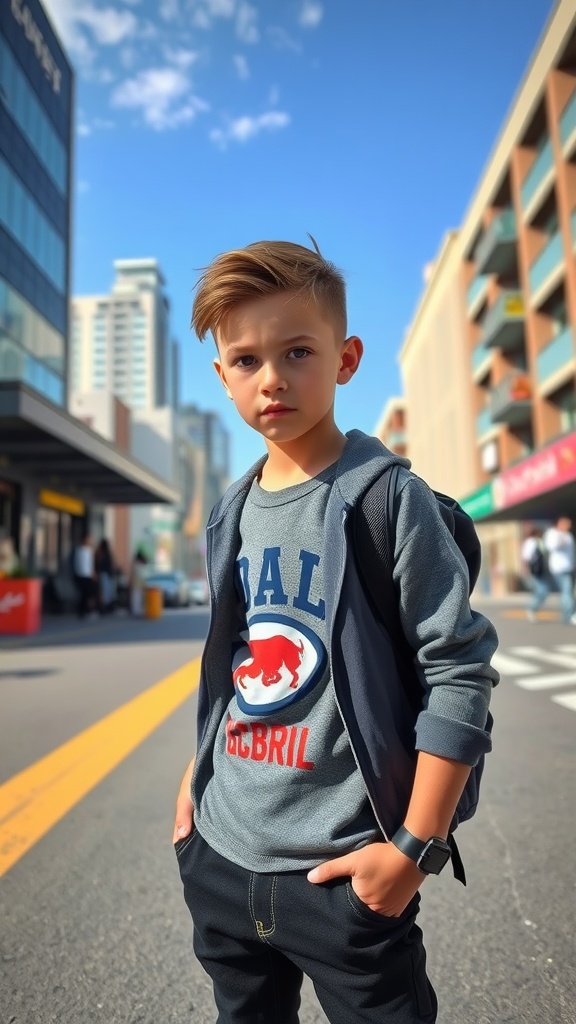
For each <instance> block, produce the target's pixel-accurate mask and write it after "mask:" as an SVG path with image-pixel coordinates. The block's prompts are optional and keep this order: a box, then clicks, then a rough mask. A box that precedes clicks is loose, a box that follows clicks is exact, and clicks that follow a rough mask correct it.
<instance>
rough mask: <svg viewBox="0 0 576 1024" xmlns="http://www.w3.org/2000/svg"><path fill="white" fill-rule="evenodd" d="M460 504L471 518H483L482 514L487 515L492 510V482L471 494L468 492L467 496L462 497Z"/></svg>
mask: <svg viewBox="0 0 576 1024" xmlns="http://www.w3.org/2000/svg"><path fill="white" fill-rule="evenodd" d="M460 504H461V506H462V508H463V509H464V511H465V512H467V513H468V515H469V516H471V517H472V519H483V517H484V516H489V515H490V513H491V512H493V511H494V497H493V494H492V483H489V484H485V485H484V487H480V488H479V490H477V491H474V493H473V494H469V495H468V497H467V498H462V500H461V502H460Z"/></svg>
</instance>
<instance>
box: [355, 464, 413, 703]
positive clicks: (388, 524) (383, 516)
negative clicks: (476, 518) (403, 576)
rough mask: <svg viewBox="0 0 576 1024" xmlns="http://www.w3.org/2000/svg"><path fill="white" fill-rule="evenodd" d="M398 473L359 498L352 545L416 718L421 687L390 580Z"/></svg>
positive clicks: (390, 474) (381, 478) (390, 471)
mask: <svg viewBox="0 0 576 1024" xmlns="http://www.w3.org/2000/svg"><path fill="white" fill-rule="evenodd" d="M399 470H400V465H399V464H398V463H394V465H393V466H391V467H390V468H389V469H386V470H384V472H383V473H382V475H381V476H379V477H378V478H377V479H376V480H375V481H374V483H372V484H371V485H370V487H368V489H367V490H366V491H365V492H364V494H363V495H362V496H361V497H360V498H359V500H358V502H357V504H356V509H355V515H354V517H353V545H354V552H355V556H356V563H357V567H358V571H359V574H360V578H361V580H362V582H363V584H364V587H365V591H366V594H367V596H368V600H369V602H370V605H371V608H372V611H373V613H374V616H375V618H376V619H377V620H378V621H379V622H381V623H382V624H383V625H384V626H385V628H386V631H387V632H388V635H389V636H390V639H391V640H392V642H393V645H394V657H395V659H396V664H397V666H398V674H399V676H400V679H401V682H402V686H403V688H404V692H405V693H406V696H407V698H408V700H409V702H410V706H411V708H412V710H413V712H414V715H415V716H416V715H417V714H418V712H419V711H420V710H421V708H422V688H421V686H420V684H419V682H418V679H417V676H416V672H415V671H414V651H413V650H412V648H411V647H410V645H409V643H408V641H407V640H406V637H405V636H404V630H403V628H402V622H401V619H400V609H399V607H398V594H397V592H396V587H395V586H394V579H393V571H394V551H395V548H396V508H395V501H396V495H397V490H398V473H399Z"/></svg>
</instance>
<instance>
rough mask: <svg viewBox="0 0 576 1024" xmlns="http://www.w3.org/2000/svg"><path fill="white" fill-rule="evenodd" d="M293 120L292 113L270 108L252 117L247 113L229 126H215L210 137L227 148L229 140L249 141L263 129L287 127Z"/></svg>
mask: <svg viewBox="0 0 576 1024" xmlns="http://www.w3.org/2000/svg"><path fill="white" fill-rule="evenodd" d="M290 121H291V117H290V114H286V113H284V112H283V111H281V110H269V111H267V112H266V113H265V114H259V115H258V116H257V117H250V116H249V115H248V114H245V115H244V116H243V117H238V118H236V120H234V121H231V122H230V124H229V125H228V127H227V128H213V129H212V131H211V132H210V139H211V141H212V142H215V143H216V145H217V146H219V147H220V149H226V147H227V144H228V143H229V142H248V140H249V139H253V138H254V136H255V135H259V134H260V132H263V131H269V132H270V131H278V130H279V129H280V128H286V127H287V126H288V125H289V124H290Z"/></svg>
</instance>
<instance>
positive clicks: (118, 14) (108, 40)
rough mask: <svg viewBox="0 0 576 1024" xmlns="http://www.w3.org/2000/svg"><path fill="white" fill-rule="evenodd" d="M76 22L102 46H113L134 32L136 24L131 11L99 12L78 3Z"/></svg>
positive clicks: (107, 9) (106, 9)
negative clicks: (88, 30) (87, 29)
mask: <svg viewBox="0 0 576 1024" xmlns="http://www.w3.org/2000/svg"><path fill="white" fill-rule="evenodd" d="M75 16H76V20H77V21H78V22H80V24H82V25H87V26H88V28H90V29H91V31H92V33H93V35H94V38H95V39H96V41H97V42H98V43H101V44H102V46H115V45H116V44H117V43H121V42H122V40H123V39H128V38H130V36H133V35H134V34H135V32H136V28H137V25H138V22H137V20H136V17H135V15H134V14H132V11H117V10H116V9H115V8H114V7H105V8H103V9H102V10H99V9H98V8H96V7H92V5H91V4H83V3H80V4H78V5H77V7H76V15H75Z"/></svg>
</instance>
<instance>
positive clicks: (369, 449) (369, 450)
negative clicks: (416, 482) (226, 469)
mask: <svg viewBox="0 0 576 1024" xmlns="http://www.w3.org/2000/svg"><path fill="white" fill-rule="evenodd" d="M346 437H347V443H346V446H345V448H344V451H343V452H342V455H341V456H340V459H339V463H338V474H337V478H336V481H335V484H336V486H337V487H338V489H339V491H340V494H341V496H342V498H343V500H344V502H345V503H346V504H347V505H350V506H351V505H353V504H354V503H355V501H356V500H357V499H358V497H359V496H360V495H361V494H363V492H364V491H365V490H366V488H367V487H368V486H369V485H370V484H371V483H372V481H373V480H375V479H376V478H377V477H379V476H381V474H382V473H383V472H384V470H385V469H387V468H388V467H389V466H393V465H395V464H398V465H400V466H404V467H405V468H406V469H410V460H409V459H406V458H404V457H403V456H402V455H396V454H395V453H394V452H391V451H390V449H389V448H386V446H385V445H383V444H382V442H381V441H380V440H378V438H377V437H372V436H371V435H369V434H365V433H363V431H362V430H349V431H348V432H347V433H346ZM267 458H268V456H267V455H263V456H262V458H261V459H258V462H255V463H254V465H253V466H252V467H251V468H250V469H249V470H248V472H247V473H244V475H243V476H241V477H240V478H239V479H238V480H236V482H235V483H233V484H232V485H231V486H230V487H229V488H228V490H227V491H226V493H225V494H224V496H223V497H222V498H221V499H220V501H219V502H218V504H217V505H216V506H215V507H214V509H213V511H212V515H211V516H210V521H209V523H208V525H209V526H213V525H214V523H216V522H217V521H218V520H219V519H221V518H222V516H224V515H225V513H226V511H227V509H228V508H229V507H230V505H231V504H232V503H233V502H234V501H235V500H236V498H237V497H238V496H239V495H240V494H245V493H246V492H247V491H248V490H249V489H250V487H251V485H252V481H253V480H254V478H255V477H256V476H258V474H259V473H260V470H261V469H262V467H263V465H264V463H265V462H266V460H267Z"/></svg>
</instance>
